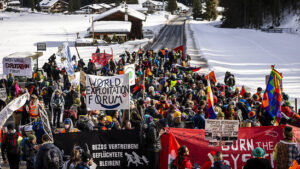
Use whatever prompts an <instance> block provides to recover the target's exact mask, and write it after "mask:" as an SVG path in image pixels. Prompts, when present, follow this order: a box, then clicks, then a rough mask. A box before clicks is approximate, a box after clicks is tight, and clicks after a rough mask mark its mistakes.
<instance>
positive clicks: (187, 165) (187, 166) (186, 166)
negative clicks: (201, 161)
mask: <svg viewBox="0 0 300 169" xmlns="http://www.w3.org/2000/svg"><path fill="white" fill-rule="evenodd" d="M174 165H175V167H177V168H178V169H192V168H193V165H192V163H191V161H190V160H189V158H188V156H185V157H184V160H183V162H182V164H181V165H180V166H179V164H178V158H176V159H175V161H174Z"/></svg>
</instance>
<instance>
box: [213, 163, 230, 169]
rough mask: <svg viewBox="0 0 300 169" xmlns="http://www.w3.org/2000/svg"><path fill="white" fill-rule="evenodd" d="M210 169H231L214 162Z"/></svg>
mask: <svg viewBox="0 0 300 169" xmlns="http://www.w3.org/2000/svg"><path fill="white" fill-rule="evenodd" d="M210 169H231V168H230V167H229V166H228V165H224V164H223V162H222V161H217V162H214V164H213V167H211V168H210Z"/></svg>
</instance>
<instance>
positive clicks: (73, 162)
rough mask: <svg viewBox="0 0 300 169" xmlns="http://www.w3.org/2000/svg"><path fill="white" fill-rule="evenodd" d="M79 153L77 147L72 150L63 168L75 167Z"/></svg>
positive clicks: (72, 168)
mask: <svg viewBox="0 0 300 169" xmlns="http://www.w3.org/2000/svg"><path fill="white" fill-rule="evenodd" d="M80 161H81V155H80V151H79V150H77V149H74V150H72V152H71V157H70V160H69V161H67V162H66V163H65V165H64V166H63V169H75V167H76V166H77V165H78V164H79V163H80Z"/></svg>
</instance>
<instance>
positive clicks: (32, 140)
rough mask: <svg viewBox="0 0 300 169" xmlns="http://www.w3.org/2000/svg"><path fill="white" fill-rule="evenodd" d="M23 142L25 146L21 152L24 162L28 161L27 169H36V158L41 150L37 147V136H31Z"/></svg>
mask: <svg viewBox="0 0 300 169" xmlns="http://www.w3.org/2000/svg"><path fill="white" fill-rule="evenodd" d="M23 140H24V143H23V144H24V145H23V146H22V149H21V151H22V152H23V156H24V161H26V168H27V169H34V162H35V157H36V153H37V150H38V148H39V147H38V145H36V137H35V135H29V136H28V138H23ZM23 140H22V141H23ZM21 144H22V143H21Z"/></svg>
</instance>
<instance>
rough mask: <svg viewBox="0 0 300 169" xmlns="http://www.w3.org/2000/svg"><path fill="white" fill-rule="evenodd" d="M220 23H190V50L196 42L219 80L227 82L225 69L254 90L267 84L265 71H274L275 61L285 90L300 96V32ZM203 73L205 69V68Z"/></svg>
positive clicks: (187, 29) (249, 88) (188, 46)
mask: <svg viewBox="0 0 300 169" xmlns="http://www.w3.org/2000/svg"><path fill="white" fill-rule="evenodd" d="M187 23H189V22H187ZM219 23H220V22H218V21H217V22H206V21H203V22H199V21H191V22H190V23H189V24H186V34H187V48H188V49H187V50H188V51H189V50H192V49H191V47H190V46H191V45H192V44H193V43H195V44H196V46H197V47H196V48H197V49H196V50H198V52H199V53H200V55H201V56H202V57H204V58H205V59H206V60H207V62H208V65H209V68H208V69H209V70H214V71H215V73H216V76H217V80H218V81H220V82H223V79H224V74H225V72H226V71H230V72H232V73H233V74H234V75H235V77H236V80H237V85H238V86H241V85H245V86H246V87H247V89H248V90H250V91H251V92H254V91H255V90H256V88H257V87H263V88H265V75H268V74H270V71H271V67H270V66H271V65H274V64H275V65H276V68H277V70H278V71H279V72H282V73H283V90H284V91H285V92H286V93H288V94H289V95H290V96H291V97H292V98H299V96H300V85H299V84H300V76H299V74H300V57H299V56H300V55H299V54H300V48H299V44H300V36H299V35H294V34H287V33H282V34H275V33H264V32H261V31H259V30H252V29H225V28H217V27H215V25H217V24H219ZM188 35H191V38H189V37H188ZM195 63H196V62H195ZM196 64H197V63H196ZM200 73H205V72H203V70H202V69H201V71H200Z"/></svg>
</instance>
